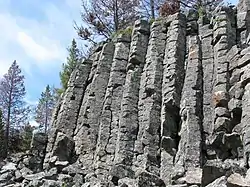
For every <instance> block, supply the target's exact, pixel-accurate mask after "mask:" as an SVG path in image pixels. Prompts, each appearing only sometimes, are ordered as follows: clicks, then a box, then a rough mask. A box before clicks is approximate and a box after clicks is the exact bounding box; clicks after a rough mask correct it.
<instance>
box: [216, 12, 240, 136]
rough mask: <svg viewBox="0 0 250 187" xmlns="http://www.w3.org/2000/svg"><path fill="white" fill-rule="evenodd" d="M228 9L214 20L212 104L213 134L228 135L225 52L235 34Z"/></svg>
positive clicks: (227, 72)
mask: <svg viewBox="0 0 250 187" xmlns="http://www.w3.org/2000/svg"><path fill="white" fill-rule="evenodd" d="M230 13H231V12H230V9H229V8H228V9H226V10H222V11H221V12H219V13H218V14H217V16H216V19H215V20H214V28H213V30H214V41H213V43H214V63H215V71H216V77H215V79H214V92H213V104H214V107H215V114H214V126H213V132H214V133H218V132H225V133H230V132H231V131H232V128H233V127H232V123H231V119H230V113H229V111H228V101H229V94H228V90H229V63H228V61H227V52H228V50H229V49H230V48H231V47H232V46H233V44H235V41H236V38H235V32H234V33H233V31H234V29H233V28H232V20H230V17H231V16H230Z"/></svg>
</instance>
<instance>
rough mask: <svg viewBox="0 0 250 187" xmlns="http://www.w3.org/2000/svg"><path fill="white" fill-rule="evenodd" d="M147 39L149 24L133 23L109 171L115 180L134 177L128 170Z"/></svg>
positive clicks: (136, 122) (135, 136) (136, 124)
mask: <svg viewBox="0 0 250 187" xmlns="http://www.w3.org/2000/svg"><path fill="white" fill-rule="evenodd" d="M148 38H149V24H148V23H147V22H146V21H137V22H135V26H134V30H133V33H132V41H131V46H130V53H129V61H128V66H127V75H126V81H125V85H124V92H123V98H122V102H121V112H120V121H119V130H118V139H117V145H116V146H117V147H116V152H115V166H114V167H113V168H112V172H111V173H112V175H113V176H116V177H118V178H122V177H125V176H128V175H130V176H131V175H133V174H132V173H133V172H132V170H131V168H132V163H133V157H134V147H135V146H134V144H135V140H136V139H137V135H138V125H139V120H138V101H139V88H140V80H141V74H142V70H143V67H144V64H145V58H146V52H147V46H148ZM129 171H130V172H129Z"/></svg>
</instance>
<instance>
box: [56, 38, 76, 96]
mask: <svg viewBox="0 0 250 187" xmlns="http://www.w3.org/2000/svg"><path fill="white" fill-rule="evenodd" d="M68 52H69V56H68V57H67V63H66V64H63V67H62V71H61V72H60V79H61V85H62V88H63V90H64V91H65V90H66V89H67V87H68V81H69V78H70V75H71V73H72V72H73V70H74V69H75V68H76V66H77V64H78V63H79V61H80V51H79V49H78V48H77V43H76V41H75V39H73V40H72V43H71V46H70V47H69V48H68Z"/></svg>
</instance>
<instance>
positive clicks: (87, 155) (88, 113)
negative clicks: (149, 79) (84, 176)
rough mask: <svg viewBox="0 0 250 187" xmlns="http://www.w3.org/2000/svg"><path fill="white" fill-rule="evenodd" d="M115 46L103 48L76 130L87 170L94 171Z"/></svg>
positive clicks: (80, 157)
mask: <svg viewBox="0 0 250 187" xmlns="http://www.w3.org/2000/svg"><path fill="white" fill-rule="evenodd" d="M113 54H114V44H113V43H112V42H110V43H107V44H105V45H104V46H103V49H102V52H101V54H100V58H99V61H98V63H97V64H95V67H92V73H91V74H90V78H91V79H90V80H89V81H90V82H91V83H90V85H89V86H88V87H87V89H86V92H85V95H84V99H83V102H82V106H81V109H80V113H79V118H78V121H77V128H76V130H75V136H74V140H75V151H76V154H77V155H78V156H79V157H78V161H79V162H80V163H81V164H82V166H83V168H84V169H86V170H88V171H89V170H92V169H93V161H94V153H95V148H96V144H97V138H98V131H99V118H100V115H101V112H102V108H103V102H104V97H105V93H106V89H107V85H108V81H109V77H110V69H111V64H112V61H113Z"/></svg>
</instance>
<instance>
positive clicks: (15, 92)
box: [0, 61, 30, 157]
mask: <svg viewBox="0 0 250 187" xmlns="http://www.w3.org/2000/svg"><path fill="white" fill-rule="evenodd" d="M24 79H25V77H24V75H22V71H21V69H20V67H19V65H18V64H17V62H16V61H14V62H13V63H12V65H11V66H10V68H9V70H8V72H7V73H6V74H5V75H4V76H3V78H2V79H1V80H0V109H1V111H2V115H3V118H2V119H3V122H4V125H5V129H4V133H5V138H4V140H5V141H4V146H5V148H4V156H5V157H7V156H8V151H9V142H10V138H12V134H14V135H16V131H17V127H21V126H22V125H23V124H25V123H26V122H27V120H28V116H29V113H30V108H29V107H27V103H26V102H25V101H24V98H25V95H26V91H25V86H24ZM10 135H11V136H10ZM13 137H14V136H13ZM14 139H15V142H16V140H17V139H16V138H14ZM15 144H16V143H14V144H13V145H15Z"/></svg>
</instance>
